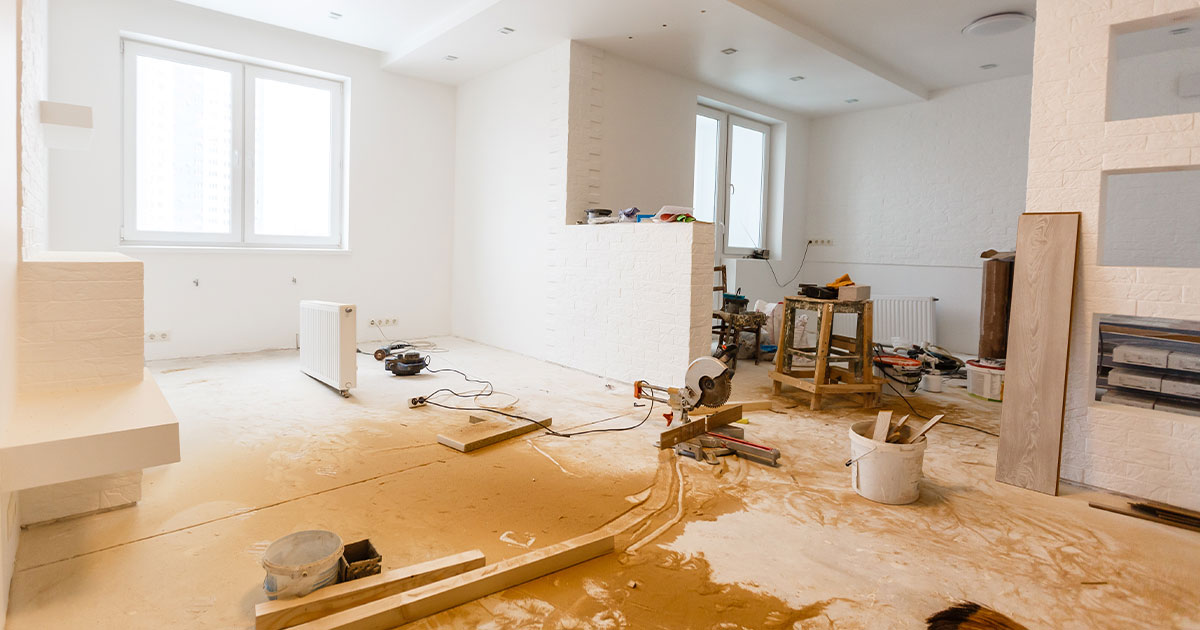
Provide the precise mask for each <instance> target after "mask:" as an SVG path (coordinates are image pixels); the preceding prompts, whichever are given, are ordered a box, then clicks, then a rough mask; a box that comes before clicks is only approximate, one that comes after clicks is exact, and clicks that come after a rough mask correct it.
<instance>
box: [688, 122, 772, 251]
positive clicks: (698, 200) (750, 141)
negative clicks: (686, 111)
mask: <svg viewBox="0 0 1200 630" xmlns="http://www.w3.org/2000/svg"><path fill="white" fill-rule="evenodd" d="M770 140H771V128H770V126H768V125H765V124H763V123H760V122H757V121H753V120H748V119H746V118H742V117H739V116H735V115H733V114H730V113H727V112H723V111H720V110H717V109H712V108H710V107H703V106H699V109H698V112H697V114H696V176H695V180H694V182H695V184H694V186H695V188H694V190H693V201H692V204H693V207H694V209H695V211H696V218H697V219H700V220H701V221H712V222H713V223H715V224H716V226H717V247H718V248H720V250H723V251H724V253H726V254H734V255H736V254H748V253H750V252H751V251H752V250H755V249H762V248H763V242H764V240H765V234H766V207H767V173H768V172H769V171H768V155H769V149H770Z"/></svg>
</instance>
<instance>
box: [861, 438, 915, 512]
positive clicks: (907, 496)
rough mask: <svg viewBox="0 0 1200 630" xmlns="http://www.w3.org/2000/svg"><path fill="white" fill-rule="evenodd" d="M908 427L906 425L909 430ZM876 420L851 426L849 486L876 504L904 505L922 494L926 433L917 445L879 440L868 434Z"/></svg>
mask: <svg viewBox="0 0 1200 630" xmlns="http://www.w3.org/2000/svg"><path fill="white" fill-rule="evenodd" d="M907 428H908V427H905V429H907ZM874 429H875V421H874V420H865V421H863V422H856V423H854V426H852V427H850V461H851V462H852V463H851V464H850V486H851V487H852V488H854V491H855V492H857V493H858V494H860V495H862V496H863V498H866V499H870V500H872V501H875V502H877V503H890V504H892V505H903V504H905V503H912V502H913V501H916V500H917V498H918V497H920V496H921V489H920V487H919V486H918V483H919V482H920V481H921V466H922V464H923V462H924V460H925V446H926V445H927V444H928V442H926V440H925V436H921V439H919V440H917V442H916V444H891V443H887V442H876V441H875V440H872V439H871V438H869V437H866V436H867V435H868V434H870V433H872V432H873V431H874Z"/></svg>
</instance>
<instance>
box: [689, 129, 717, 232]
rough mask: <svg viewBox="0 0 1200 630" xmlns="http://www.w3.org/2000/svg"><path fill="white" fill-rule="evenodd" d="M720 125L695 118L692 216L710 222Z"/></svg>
mask: <svg viewBox="0 0 1200 630" xmlns="http://www.w3.org/2000/svg"><path fill="white" fill-rule="evenodd" d="M720 145H721V123H720V122H719V121H717V120H716V119H714V118H709V117H708V116H696V176H695V179H694V180H693V181H694V182H695V183H694V185H693V190H692V209H693V210H695V213H694V215H693V216H695V217H696V218H697V219H699V220H701V221H712V220H713V217H714V216H716V211H717V172H718V171H717V159H718V157H717V156H718V155H720Z"/></svg>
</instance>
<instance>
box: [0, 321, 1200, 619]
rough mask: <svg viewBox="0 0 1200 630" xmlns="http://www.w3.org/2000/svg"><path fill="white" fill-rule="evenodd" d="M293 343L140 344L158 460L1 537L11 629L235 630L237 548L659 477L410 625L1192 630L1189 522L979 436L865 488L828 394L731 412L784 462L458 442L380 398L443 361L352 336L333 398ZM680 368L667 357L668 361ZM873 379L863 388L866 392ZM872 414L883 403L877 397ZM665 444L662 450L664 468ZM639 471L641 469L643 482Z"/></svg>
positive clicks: (927, 404) (419, 543) (741, 378)
mask: <svg viewBox="0 0 1200 630" xmlns="http://www.w3.org/2000/svg"><path fill="white" fill-rule="evenodd" d="M438 342H439V343H441V344H442V345H443V346H444V347H446V348H448V349H449V352H446V353H442V354H438V355H435V357H434V360H435V364H436V365H440V366H453V367H457V368H460V369H464V370H465V371H467V372H468V373H471V374H473V375H478V376H483V377H488V378H492V379H493V380H495V381H496V385H497V387H498V388H499V389H502V390H505V391H509V392H513V393H515V394H517V395H519V396H520V397H521V399H522V401H521V406H522V407H523V408H525V409H527V410H528V411H530V412H536V413H543V414H546V415H550V416H553V417H554V425H555V428H557V429H559V430H565V429H567V428H571V427H574V426H578V425H583V424H586V423H589V422H592V421H595V420H599V419H603V418H611V417H613V416H617V417H616V418H613V419H611V420H608V421H606V422H603V423H600V424H596V425H591V426H596V427H599V426H625V425H628V424H630V423H632V422H636V421H637V420H640V419H641V417H642V416H643V415H644V414H645V408H637V409H635V408H634V407H632V404H631V403H632V400H631V394H630V386H629V385H628V384H625V383H613V382H609V381H605V380H603V379H599V378H596V377H593V376H589V375H586V374H582V373H579V372H575V371H572V370H568V369H565V368H562V367H558V366H553V365H549V364H545V363H542V362H539V361H535V360H532V359H529V358H526V357H521V356H518V355H515V354H512V353H507V352H503V351H500V350H496V349H494V348H490V347H487V346H481V345H478V344H473V343H469V342H465V341H462V340H457V339H440V340H438ZM295 364H296V354H295V353H294V352H287V351H281V352H264V353H256V354H247V355H236V356H227V357H214V358H207V359H196V360H178V361H166V362H158V363H155V364H152V365H151V369H152V371H153V372H154V373H155V374H156V378H158V380H159V382H160V383H161V385H162V387H163V389H164V391H165V393H166V395H167V397H168V399H169V400H170V402H171V404H172V406H173V407H174V408H175V410H176V412H177V413H178V415H179V418H180V425H181V436H182V440H183V458H184V461H183V462H182V463H180V464H176V465H172V466H167V467H163V468H160V469H155V470H151V471H147V473H146V477H145V487H144V498H143V501H142V503H141V504H140V505H138V506H137V507H136V508H132V509H124V510H118V511H115V512H110V513H106V514H99V515H94V516H90V517H85V518H82V519H76V520H71V521H64V522H61V523H57V524H52V525H47V526H41V527H35V528H31V529H29V530H27V531H25V532H23V534H22V538H21V544H20V549H19V551H18V559H17V573H16V575H15V577H14V579H13V585H12V591H11V603H10V609H9V615H8V626H7V627H8V628H9V629H10V630H31V629H38V630H49V629H55V628H85V627H86V628H92V629H97V630H100V629H107V628H114V629H116V628H120V629H128V628H155V629H157V628H168V627H170V628H250V627H252V625H253V622H252V612H251V611H252V608H253V605H254V604H255V603H256V602H258V601H262V599H263V595H262V591H261V587H260V586H261V581H262V576H263V573H262V569H261V568H260V567H259V565H258V555H259V554H260V553H261V552H262V550H263V549H264V548H265V546H266V545H267V543H268V542H269V541H270V540H272V539H274V538H276V537H278V536H282V535H284V534H286V533H288V532H290V531H294V530H297V529H305V528H324V529H332V530H334V531H337V532H339V533H340V534H341V535H342V536H343V538H345V539H346V540H348V541H349V540H356V539H357V538H360V537H365V536H369V537H370V538H371V539H372V540H373V541H374V542H375V544H376V546H377V547H378V548H379V549H381V551H382V552H383V554H384V564H385V566H386V567H388V568H391V567H397V566H402V565H405V564H409V563H413V562H418V561H422V560H426V559H430V558H434V557H437V556H440V555H446V554H450V553H455V552H458V551H462V550H466V549H472V548H478V549H481V550H483V551H484V552H485V554H487V556H488V558H489V559H499V558H504V557H509V556H512V555H516V554H518V553H521V552H522V551H524V549H525V548H526V545H528V546H531V547H537V546H541V545H544V544H549V543H553V542H557V541H560V540H563V539H566V538H569V537H571V536H575V535H578V534H581V533H584V532H587V531H590V530H592V529H594V528H596V527H598V526H600V525H602V524H604V523H606V522H609V521H610V520H612V519H613V518H615V517H617V516H618V515H620V514H621V513H623V512H624V511H626V510H628V509H629V508H630V507H631V506H632V505H634V504H635V503H636V502H637V501H639V500H640V499H641V498H644V497H645V496H646V493H647V491H649V490H651V489H652V488H653V486H654V484H655V482H656V480H658V482H659V484H660V485H661V484H662V483H664V480H666V483H671V480H672V479H682V482H683V488H684V494H683V501H682V504H681V505H680V504H677V503H676V502H675V500H674V499H672V501H671V503H670V504H669V505H668V506H667V508H666V509H664V510H663V511H662V513H661V514H659V515H657V516H656V518H655V519H654V520H653V521H652V522H650V523H648V524H647V526H646V527H645V528H643V529H642V530H640V531H638V532H635V533H634V535H635V537H637V538H639V539H641V538H644V537H645V536H646V534H647V533H648V532H651V531H653V530H655V529H657V528H658V527H659V526H660V525H662V524H667V523H670V522H672V521H675V520H676V518H677V517H678V522H677V523H676V524H674V525H672V526H670V527H668V528H667V529H666V530H665V532H664V533H663V534H662V535H661V536H659V537H657V538H655V539H653V540H651V541H648V542H646V543H645V544H644V545H643V546H642V547H641V548H640V549H639V550H638V551H637V553H635V554H617V555H613V556H610V557H607V558H604V559H600V560H596V561H592V562H589V563H586V564H583V565H581V566H578V567H575V568H572V569H569V570H567V571H564V572H561V573H559V574H556V575H554V576H551V577H548V578H545V579H542V580H538V581H535V582H533V583H530V584H527V585H525V586H522V587H519V588H516V589H513V590H510V591H508V592H505V593H501V594H498V595H496V596H493V597H489V598H486V599H484V600H481V601H479V602H476V603H473V604H469V605H466V606H463V607H460V608H458V609H455V610H452V611H448V612H446V613H443V614H441V615H438V616H436V617H433V618H430V619H428V620H425V621H423V622H419V623H416V624H412V626H413V627H414V628H491V629H497V630H499V629H517V628H547V629H561V630H568V629H594V630H602V629H604V630H608V629H618V628H704V629H708V628H728V629H733V628H805V629H809V628H839V629H855V628H863V629H867V628H869V629H872V630H876V629H880V628H917V627H921V626H920V623H919V620H920V619H922V618H924V617H925V616H927V615H928V614H930V613H932V612H934V611H936V610H938V609H941V608H943V607H945V606H946V605H947V604H948V603H949V602H951V601H955V600H960V599H967V600H973V601H978V602H981V603H984V604H987V605H990V606H992V607H994V608H997V609H999V610H1002V611H1004V612H1006V613H1008V614H1010V615H1011V616H1013V617H1014V618H1016V619H1018V620H1019V621H1021V622H1023V623H1025V624H1027V625H1028V626H1029V627H1030V628H1060V629H1074V628H1078V629H1085V628H1088V629H1091V628H1106V627H1139V628H1140V627H1146V628H1200V610H1198V607H1197V606H1196V605H1195V602H1197V601H1200V582H1198V581H1197V580H1196V579H1195V576H1196V575H1200V534H1195V533H1192V532H1186V531H1183V530H1178V529H1173V528H1168V527H1164V526H1161V525H1157V524H1154V523H1147V522H1144V521H1139V520H1136V519H1131V518H1128V517H1122V516H1119V515H1115V514H1109V513H1105V512H1100V511H1097V510H1092V509H1090V508H1088V507H1087V504H1086V496H1085V495H1082V494H1068V495H1067V496H1065V497H1058V498H1055V497H1048V496H1043V495H1040V494H1037V493H1034V492H1029V491H1024V490H1020V489H1017V488H1013V487H1010V486H1006V485H1003V484H999V483H997V482H995V481H993V477H994V476H995V471H994V462H995V455H996V439H995V438H993V437H990V436H987V435H984V434H982V433H978V432H975V431H970V430H967V429H962V428H957V427H948V426H942V427H939V428H937V429H935V430H934V431H933V432H932V434H931V440H930V442H931V443H930V446H929V449H928V451H927V453H926V460H925V474H926V480H925V481H924V482H922V498H921V500H920V501H919V502H918V503H916V504H914V505H910V506H902V507H893V506H884V505H878V504H874V503H871V502H869V501H866V500H864V499H861V498H859V497H858V496H857V495H855V494H854V493H853V491H851V490H850V489H849V483H848V482H849V472H848V470H847V469H846V468H845V467H844V466H843V465H842V462H844V461H845V459H846V457H847V452H848V449H849V447H848V440H847V437H846V432H847V428H848V426H849V425H850V424H851V423H852V422H854V421H856V420H860V419H865V418H866V417H868V415H866V414H864V413H863V412H862V411H860V410H857V409H854V408H852V405H847V406H846V407H845V408H840V409H833V410H830V411H826V412H822V413H812V412H809V411H808V410H807V409H806V407H807V405H804V406H802V407H798V408H795V409H787V410H783V408H785V407H791V406H794V405H796V404H797V403H800V402H801V401H802V400H803V399H802V397H801V396H802V395H801V394H799V393H797V392H795V391H794V390H788V391H785V394H784V395H783V396H782V397H780V398H777V399H775V400H776V403H777V407H778V408H779V409H781V410H783V412H782V413H772V412H756V413H752V414H748V416H749V417H750V419H751V424H750V425H748V426H747V432H748V436H750V437H752V438H753V439H755V440H759V441H764V442H768V443H770V444H773V445H775V446H778V447H779V448H780V450H781V451H782V452H783V460H782V461H783V466H782V467H781V468H779V469H768V468H764V467H761V466H758V465H755V464H748V463H744V462H741V461H739V460H730V459H728V458H727V459H726V460H725V461H724V463H723V464H722V465H721V466H708V465H705V464H699V463H696V462H693V461H690V460H684V461H681V462H676V461H675V460H674V458H671V457H662V458H660V457H659V455H658V453H657V452H656V450H655V449H654V448H653V447H651V446H650V442H651V440H652V439H653V437H654V436H655V435H656V434H657V432H658V431H659V430H661V429H662V423H663V421H662V419H661V416H659V415H658V413H657V412H656V413H655V414H654V416H653V418H652V419H651V421H650V422H649V423H647V424H646V425H645V426H643V427H642V428H640V429H638V430H635V431H629V432H625V433H606V434H598V435H593V436H588V437H579V438H572V439H569V440H567V439H561V438H555V437H550V436H537V435H538V434H534V435H535V436H537V437H529V436H522V437H521V438H517V439H515V440H512V441H511V442H509V443H508V444H506V445H503V446H498V447H493V448H490V449H487V450H484V451H481V452H479V453H476V454H469V455H464V454H460V453H457V452H455V451H452V450H450V449H448V448H446V447H444V446H440V445H438V444H437V443H436V434H437V433H438V432H439V431H441V430H443V429H444V428H447V427H450V426H453V425H454V424H455V423H460V422H466V416H467V414H466V413H462V414H456V413H451V412H444V411H438V410H433V409H428V408H427V409H425V410H419V411H412V410H409V409H408V408H407V405H406V403H405V400H406V399H407V398H409V397H411V396H414V395H418V394H423V393H427V392H428V391H429V390H432V389H434V388H436V387H440V386H442V385H451V386H453V385H461V381H459V380H457V377H454V376H452V375H438V376H433V375H427V376H421V377H416V378H412V379H400V378H395V377H392V376H391V375H390V374H389V373H386V372H384V371H383V370H382V368H381V367H380V366H379V364H377V363H375V361H374V360H373V359H371V358H370V357H369V356H365V355H364V356H360V377H359V380H360V384H361V386H360V388H359V389H358V390H356V391H355V396H354V397H353V398H351V399H349V400H343V399H342V398H340V397H339V396H337V395H336V394H334V393H332V392H330V391H329V390H327V389H325V388H324V387H323V386H321V385H319V384H317V383H316V382H314V381H311V380H309V379H308V378H307V377H304V376H302V375H300V374H299V373H298V372H297V371H296V369H295ZM682 370H683V366H681V367H680V371H681V372H682ZM766 370H767V366H766V364H763V365H762V366H759V367H755V366H753V364H752V363H749V362H743V363H742V364H741V366H740V371H739V374H738V376H737V378H736V379H735V397H737V398H741V399H752V398H753V399H759V398H763V397H766V396H768V395H769V392H770V386H769V381H768V380H767V377H766ZM885 391H886V390H885ZM887 403H888V404H889V406H891V407H892V408H894V409H895V410H896V411H897V413H903V412H906V409H905V408H904V407H903V403H902V402H900V401H899V400H898V399H895V398H888V399H887ZM915 404H917V405H918V407H919V408H921V409H922V410H923V411H926V412H927V413H931V412H933V411H935V410H937V411H939V412H943V413H947V414H948V416H947V419H948V420H954V421H958V422H963V423H968V424H974V425H977V426H980V427H983V428H985V429H988V430H991V431H995V429H996V425H997V424H998V405H995V404H990V403H984V402H980V401H976V400H974V399H970V398H968V397H966V395H965V394H963V393H962V392H961V391H952V392H949V393H946V394H942V395H937V396H932V395H924V396H921V397H919V398H918V399H917V400H916V401H915ZM677 464H678V466H677ZM660 490H661V489H660Z"/></svg>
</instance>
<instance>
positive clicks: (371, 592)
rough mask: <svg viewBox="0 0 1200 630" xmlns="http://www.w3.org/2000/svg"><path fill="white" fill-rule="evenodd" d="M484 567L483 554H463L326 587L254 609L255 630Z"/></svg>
mask: <svg viewBox="0 0 1200 630" xmlns="http://www.w3.org/2000/svg"><path fill="white" fill-rule="evenodd" d="M483 565H484V558H483V552H482V551H479V550H473V551H465V552H463V553H460V554H455V555H453V556H446V557H445V558H438V559H437V560H430V561H429V562H422V563H420V564H414V565H412V566H408V567H404V568H402V569H392V570H391V571H385V572H383V573H380V574H379V575H372V576H369V577H364V578H359V579H357V580H354V581H351V582H343V583H341V584H334V585H332V586H326V587H325V588H323V589H320V590H317V591H314V592H312V593H310V594H308V595H305V596H304V597H298V598H296V599H281V600H275V601H270V602H263V603H261V604H258V605H256V606H255V607H254V628H255V630H281V629H282V628H290V627H291V626H295V625H298V624H302V623H305V622H308V621H312V620H314V619H320V618H321V617H325V616H327V615H332V614H333V613H336V612H340V611H343V610H346V609H348V608H353V607H355V606H358V605H360V604H365V603H367V602H371V601H375V600H377V599H379V598H381V597H388V596H391V595H396V594H397V593H403V592H405V591H408V590H411V589H414V588H417V587H419V586H425V585H426V584H432V583H434V582H437V581H440V580H444V579H446V578H450V577H454V576H456V575H461V574H463V573H466V572H467V571H472V570H474V569H478V568H480V567H482V566H483Z"/></svg>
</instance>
